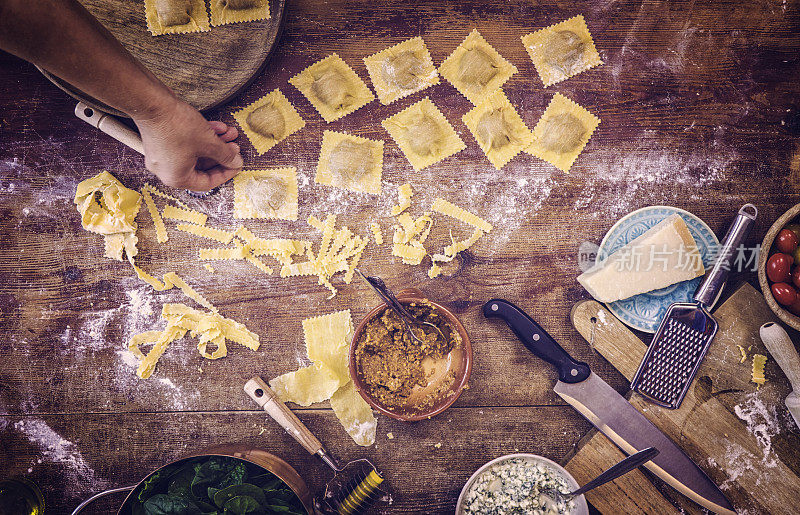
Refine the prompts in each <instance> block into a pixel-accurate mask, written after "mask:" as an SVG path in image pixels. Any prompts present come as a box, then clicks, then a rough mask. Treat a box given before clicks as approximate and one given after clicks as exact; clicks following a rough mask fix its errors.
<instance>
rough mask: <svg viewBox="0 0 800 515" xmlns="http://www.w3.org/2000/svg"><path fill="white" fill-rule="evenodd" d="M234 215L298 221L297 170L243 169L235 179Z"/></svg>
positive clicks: (236, 216) (237, 216)
mask: <svg viewBox="0 0 800 515" xmlns="http://www.w3.org/2000/svg"><path fill="white" fill-rule="evenodd" d="M233 216H234V217H235V218H270V219H282V220H297V169H296V168H271V169H265V170H243V171H242V172H240V173H239V174H238V175H237V176H236V177H234V178H233Z"/></svg>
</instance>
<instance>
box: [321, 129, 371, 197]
mask: <svg viewBox="0 0 800 515" xmlns="http://www.w3.org/2000/svg"><path fill="white" fill-rule="evenodd" d="M382 171H383V141H379V140H377V141H376V140H371V139H366V138H361V137H358V136H352V135H350V134H344V133H342V132H334V131H325V132H323V135H322V148H321V149H320V154H319V162H318V164H317V174H316V176H315V178H314V181H315V182H316V183H317V184H324V185H326V186H333V187H336V188H345V189H348V190H351V191H358V192H362V193H370V194H373V195H378V194H380V192H381V174H382Z"/></svg>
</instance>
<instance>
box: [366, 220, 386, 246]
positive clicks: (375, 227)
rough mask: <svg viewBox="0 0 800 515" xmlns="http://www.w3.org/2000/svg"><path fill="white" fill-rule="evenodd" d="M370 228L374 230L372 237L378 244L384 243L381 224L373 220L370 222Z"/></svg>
mask: <svg viewBox="0 0 800 515" xmlns="http://www.w3.org/2000/svg"><path fill="white" fill-rule="evenodd" d="M369 230H370V231H372V237H373V238H375V244H376V245H383V232H382V231H381V224H379V223H378V222H372V223H371V224H369Z"/></svg>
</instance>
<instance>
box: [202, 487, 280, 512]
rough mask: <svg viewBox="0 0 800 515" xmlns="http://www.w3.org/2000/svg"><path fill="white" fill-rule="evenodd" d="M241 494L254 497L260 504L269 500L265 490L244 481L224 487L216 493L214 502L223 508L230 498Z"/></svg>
mask: <svg viewBox="0 0 800 515" xmlns="http://www.w3.org/2000/svg"><path fill="white" fill-rule="evenodd" d="M239 495H246V496H248V497H252V498H253V499H254V500H255V501H256V502H257V503H258V504H259V505H260V504H264V503H265V502H266V501H267V498H266V497H265V496H264V492H262V491H261V489H260V488H259V487H257V486H255V485H251V484H249V483H243V484H241V485H232V486H229V487H227V488H223V489H222V490H220V491H218V492H217V493H215V494H214V504H216V505H217V506H219V507H220V508H222V507H223V506H225V503H227V502H228V500H229V499H233V498H234V497H237V496H239Z"/></svg>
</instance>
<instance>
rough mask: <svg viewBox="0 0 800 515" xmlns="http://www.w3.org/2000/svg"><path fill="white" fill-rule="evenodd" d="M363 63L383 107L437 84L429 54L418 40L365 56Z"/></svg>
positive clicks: (437, 80) (437, 79)
mask: <svg viewBox="0 0 800 515" xmlns="http://www.w3.org/2000/svg"><path fill="white" fill-rule="evenodd" d="M364 64H365V65H367V73H369V78H370V79H371V80H372V86H373V87H374V88H375V92H376V93H377V94H378V100H380V102H381V104H384V105H387V104H391V103H392V102H394V101H395V100H398V99H400V98H403V97H407V96H408V95H412V94H414V93H416V92H418V91H422V90H423V89H425V88H429V87H431V86H433V85H435V84H439V74H438V73H437V72H436V67H435V66H434V65H433V60H432V59H431V53H430V52H429V51H428V47H427V46H426V45H425V41H423V39H422V38H421V37H415V38H411V39H407V40H405V41H403V42H402V43H398V44H396V45H394V46H392V47H389V48H387V49H385V50H382V51H380V52H378V53H377V54H373V55H371V56H369V57H365V58H364Z"/></svg>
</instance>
